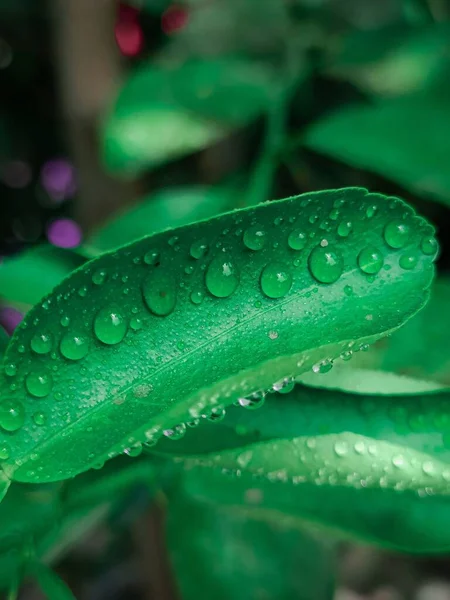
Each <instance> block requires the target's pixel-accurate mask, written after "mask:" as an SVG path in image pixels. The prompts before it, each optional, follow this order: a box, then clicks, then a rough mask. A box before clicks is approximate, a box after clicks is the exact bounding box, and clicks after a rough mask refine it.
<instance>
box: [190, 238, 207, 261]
mask: <svg viewBox="0 0 450 600" xmlns="http://www.w3.org/2000/svg"><path fill="white" fill-rule="evenodd" d="M207 251H208V244H207V243H206V240H204V239H203V240H197V241H196V242H193V243H192V245H191V247H190V249H189V252H190V255H191V256H192V258H195V259H197V260H198V259H199V258H202V256H205V254H206V253H207Z"/></svg>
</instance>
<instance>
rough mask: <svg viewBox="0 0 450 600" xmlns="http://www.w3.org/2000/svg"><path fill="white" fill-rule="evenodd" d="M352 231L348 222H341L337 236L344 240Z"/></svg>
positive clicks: (351, 226)
mask: <svg viewBox="0 0 450 600" xmlns="http://www.w3.org/2000/svg"><path fill="white" fill-rule="evenodd" d="M352 229H353V225H352V223H351V222H350V221H342V222H341V223H339V225H338V228H337V234H338V235H339V236H340V237H343V238H346V237H348V236H349V235H350V233H351V231H352Z"/></svg>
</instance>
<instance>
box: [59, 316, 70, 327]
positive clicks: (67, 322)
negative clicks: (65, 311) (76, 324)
mask: <svg viewBox="0 0 450 600" xmlns="http://www.w3.org/2000/svg"><path fill="white" fill-rule="evenodd" d="M60 323H61V325H62V327H68V326H69V325H70V317H68V316H66V315H64V316H63V317H61V320H60Z"/></svg>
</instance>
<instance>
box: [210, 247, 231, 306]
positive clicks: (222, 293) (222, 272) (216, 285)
mask: <svg viewBox="0 0 450 600" xmlns="http://www.w3.org/2000/svg"><path fill="white" fill-rule="evenodd" d="M238 285H239V273H238V270H237V268H236V266H235V265H234V263H233V261H232V260H230V258H229V257H227V256H226V254H223V255H220V254H219V255H218V256H216V257H215V258H214V259H213V261H212V262H211V264H210V265H209V267H208V270H207V271H206V287H207V288H208V290H209V291H210V292H211V294H212V295H213V296H216V297H217V298H227V297H228V296H231V294H233V293H234V292H235V291H236V289H237V287H238Z"/></svg>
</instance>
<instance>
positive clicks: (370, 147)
mask: <svg viewBox="0 0 450 600" xmlns="http://www.w3.org/2000/svg"><path fill="white" fill-rule="evenodd" d="M448 106H449V103H448V99H447V98H445V97H442V98H440V97H439V96H438V95H431V94H429V95H420V96H414V97H413V96H410V97H409V96H408V97H402V98H397V99H394V100H386V101H384V102H378V103H376V104H374V105H372V106H350V107H345V108H343V109H341V110H338V111H336V112H335V113H333V114H331V115H329V116H327V117H325V118H324V119H322V120H321V121H319V122H317V123H315V124H313V125H312V126H311V127H310V128H309V130H308V131H307V133H306V137H305V140H304V141H305V143H306V145H307V146H308V147H309V148H312V149H313V150H316V151H317V152H321V153H323V154H328V155H330V156H332V157H333V158H336V159H338V160H341V161H343V162H346V163H348V164H350V165H352V166H354V167H357V168H360V169H366V170H368V171H372V172H374V173H377V174H379V175H382V176H383V177H386V178H388V179H391V180H392V181H395V182H396V183H398V184H400V185H403V186H405V187H406V188H407V189H410V190H412V191H413V192H415V193H418V194H423V195H425V196H430V197H432V198H435V199H436V200H439V201H441V202H444V203H446V204H450V170H449V169H448V138H449V133H450V111H449V109H448Z"/></svg>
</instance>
